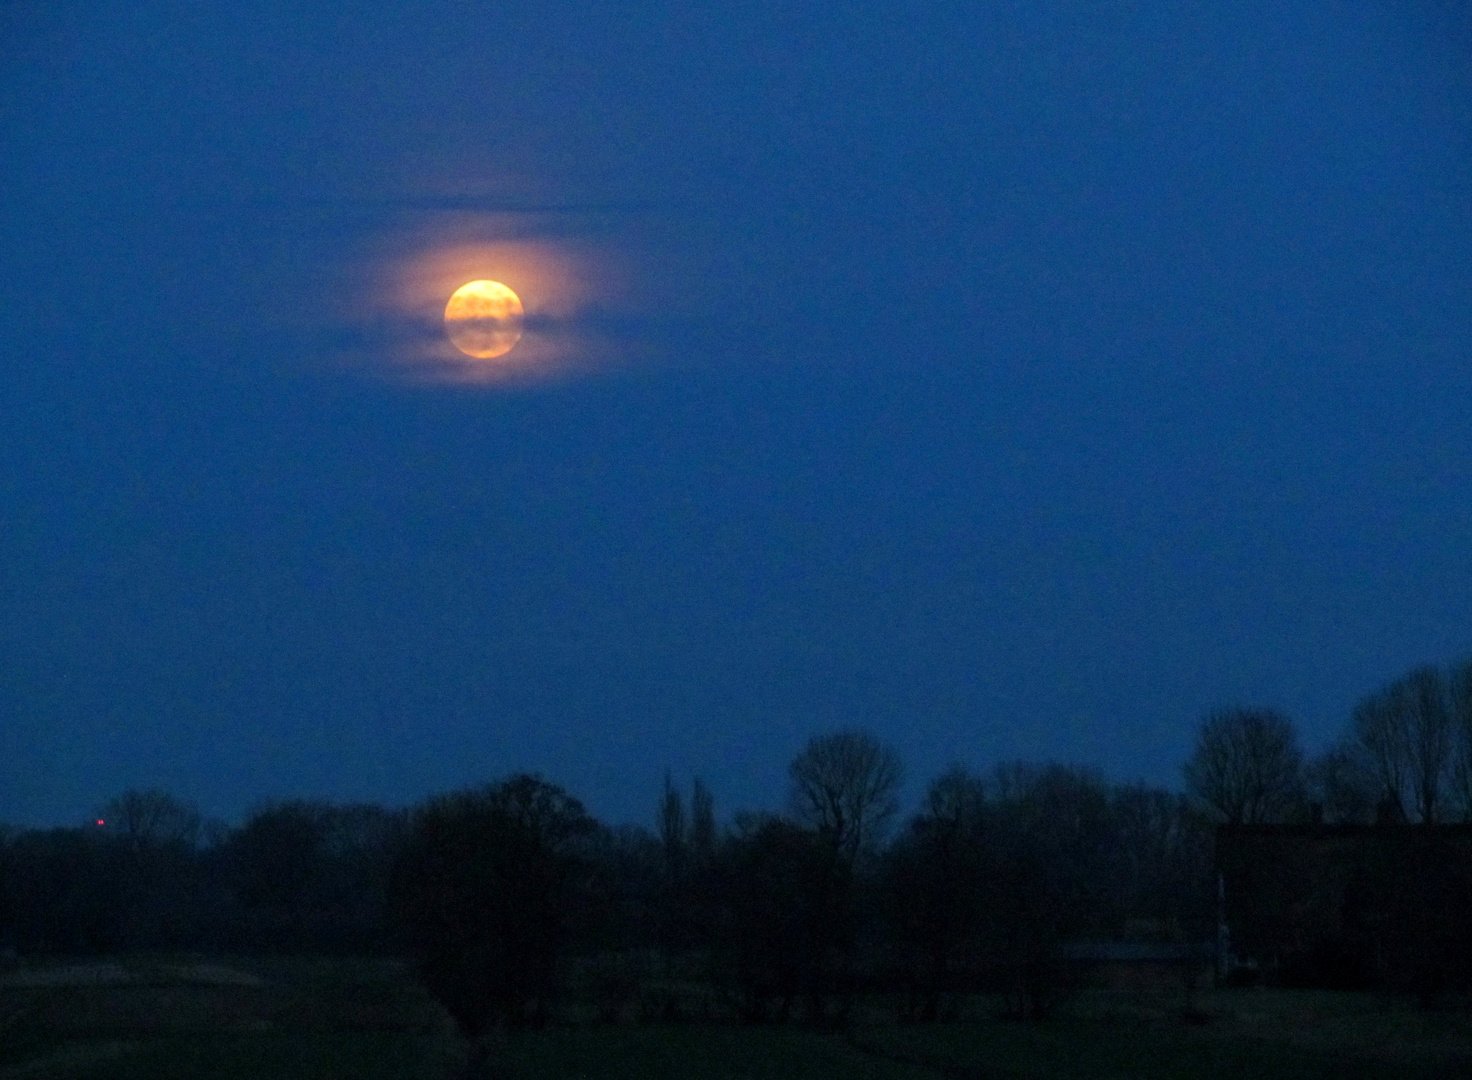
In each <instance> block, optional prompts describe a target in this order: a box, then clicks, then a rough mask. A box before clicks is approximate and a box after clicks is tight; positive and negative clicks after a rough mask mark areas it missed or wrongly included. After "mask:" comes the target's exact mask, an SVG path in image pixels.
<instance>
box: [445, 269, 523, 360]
mask: <svg viewBox="0 0 1472 1080" xmlns="http://www.w3.org/2000/svg"><path fill="white" fill-rule="evenodd" d="M524 313H525V312H524V311H523V309H522V306H521V297H519V296H517V295H516V294H515V293H514V292H512V291H511V290H510V289H508V288H507V287H506V286H505V285H502V284H501V283H500V282H499V281H470V282H467V283H466V284H464V285H461V286H460V287H459V288H458V289H456V290H455V294H454V295H453V296H451V297H450V302H449V303H448V304H446V305H445V333H446V334H448V335H449V337H450V341H451V343H452V344H453V345H454V346H455V348H457V349H459V350H460V351H461V352H463V353H464V354H465V355H466V356H473V357H475V358H476V359H477V360H491V359H494V358H495V357H497V356H505V355H506V354H507V353H509V352H510V351H511V350H512V348H513V347H515V345H516V343H517V342H518V341H520V340H521V317H522V315H523V314H524Z"/></svg>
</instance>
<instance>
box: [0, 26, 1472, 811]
mask: <svg viewBox="0 0 1472 1080" xmlns="http://www.w3.org/2000/svg"><path fill="white" fill-rule="evenodd" d="M1469 60H1472V18H1469V16H1467V15H1466V14H1465V13H1464V12H1463V11H1462V10H1461V9H1460V6H1459V5H1453V4H1450V3H1447V4H1442V5H1438V4H1434V3H1429V2H1426V0H1330V2H1320V3H1309V2H1306V0H1273V2H1271V3H1268V2H1265V0H1264V2H1257V0H1248V2H1235V0H1234V2H1227V0H1217V2H1205V0H1185V2H1181V0H1170V2H1166V0H1133V2H1127V0H1052V2H1047V0H1006V2H1000V0H999V2H990V0H972V2H968V3H918V2H911V3H894V2H890V3H885V2H877V0H858V2H854V3H844V4H839V3H834V2H831V0H785V2H782V0H745V2H730V3H722V4H688V3H639V2H628V0H623V2H619V3H613V2H608V3H601V2H580V3H574V2H566V0H540V2H538V3H535V4H522V5H486V4H471V3H465V2H433V0H426V2H418V3H404V2H400V0H382V2H377V3H375V4H372V5H368V6H365V7H362V8H356V9H355V8H353V7H351V6H344V5H337V4H324V3H306V2H304V0H240V2H235V3H229V4H225V3H217V4H216V3H205V4H199V3H192V2H191V3H184V2H182V0H180V2H159V0H136V2H128V3H121V2H113V0H102V2H101V3H100V4H98V3H93V4H82V3H80V2H75V0H66V2H49V0H47V2H43V0H18V2H12V3H7V4H6V5H5V6H4V9H3V11H0V312H3V316H4V317H3V320H0V820H8V821H11V822H13V823H16V824H30V823H48V822H72V821H77V820H80V819H81V818H82V817H83V816H84V815H85V814H87V813H88V812H89V811H90V810H91V809H92V808H93V807H95V806H96V805H97V804H98V803H99V802H100V801H101V800H103V799H105V798H106V797H108V796H110V795H113V794H116V793H117V792H119V791H121V790H123V789H125V788H128V787H154V786H158V787H163V788H166V789H168V790H170V791H172V792H174V793H175V794H177V795H179V796H181V797H185V798H189V799H193V800H195V801H197V802H198V803H199V804H200V806H201V807H202V808H203V809H204V810H205V811H206V812H207V813H210V814H213V815H218V816H222V817H226V818H235V817H238V816H239V815H240V814H241V813H242V812H243V811H244V810H245V809H246V808H247V807H249V806H251V805H252V804H254V803H257V802H259V801H260V800H263V799H266V798H286V797H297V796H301V797H313V798H326V799H332V800H372V801H379V802H384V803H389V804H394V805H402V804H406V803H409V802H412V801H415V800H417V799H419V798H422V797H423V796H425V795H427V794H429V793H431V792H435V791H440V790H444V789H447V788H450V787H454V786H458V785H463V784H468V783H473V782H480V781H483V780H487V779H491V778H494V777H497V776H501V775H504V774H505V773H507V772H509V771H512V770H515V769H529V770H536V771H540V772H542V773H544V774H545V775H546V776H547V777H548V778H549V779H552V780H554V781H555V782H558V783H560V784H563V785H564V786H566V787H567V788H568V789H569V790H571V791H572V792H573V793H574V794H576V795H578V796H580V797H582V798H583V799H584V800H585V801H586V802H587V803H588V805H589V807H590V809H592V810H593V811H594V812H595V813H597V814H599V815H600V816H603V817H605V818H608V819H611V820H615V821H627V820H648V819H649V818H650V817H651V815H652V810H653V803H654V799H655V797H656V793H657V789H658V785H659V783H660V781H661V777H662V775H663V770H664V768H665V767H666V766H669V767H671V768H673V770H674V774H675V776H676V777H677V778H680V779H682V780H688V778H689V777H691V776H693V775H700V776H703V777H704V778H705V779H706V780H707V781H708V782H709V783H710V785H711V787H712V788H713V790H714V791H715V794H716V797H717V800H718V808H719V809H720V810H721V811H722V812H723V813H725V812H730V811H731V810H733V809H735V808H737V807H748V808H752V807H762V806H776V805H779V804H780V801H781V798H782V795H783V791H784V785H785V767H786V763H787V762H788V760H789V759H790V758H791V757H792V755H793V754H794V753H795V752H796V751H797V750H798V749H800V747H801V746H802V744H803V743H804V742H805V741H806V740H807V739H808V738H809V737H810V736H812V735H814V734H816V733H819V732H822V731H826V730H831V729H834V728H838V727H846V726H861V727H866V728H868V729H870V730H871V731H873V732H874V733H875V734H876V735H878V736H879V737H880V738H881V739H882V740H884V741H886V742H888V743H890V744H891V745H893V746H894V747H895V748H896V749H897V750H898V751H899V752H900V754H901V756H902V757H903V759H904V760H905V762H906V764H907V767H908V772H909V776H910V781H909V787H908V791H909V794H910V796H911V797H912V798H913V797H914V796H915V795H916V794H917V793H918V792H919V791H920V790H921V788H922V787H923V785H924V783H925V782H926V781H928V779H929V778H930V777H932V776H933V775H934V774H936V773H937V772H939V771H940V770H941V769H942V768H944V767H945V766H946V765H948V764H949V763H951V762H953V761H960V762H964V763H966V764H968V765H970V766H972V767H974V768H977V769H986V768H988V767H990V766H991V765H992V764H994V763H996V762H999V761H1003V760H1010V759H1017V758H1024V759H1031V760H1045V759H1053V760H1061V761H1068V762H1077V763H1088V764H1093V765H1097V766H1099V767H1100V768H1102V769H1103V770H1104V771H1105V772H1106V773H1107V774H1108V775H1110V776H1111V777H1114V778H1117V779H1121V780H1134V779H1143V780H1147V781H1150V782H1152V783H1159V784H1164V785H1167V786H1176V785H1177V784H1178V778H1179V770H1180V765H1181V762H1182V761H1183V760H1184V757H1185V755H1186V754H1187V752H1188V750H1189V747H1190V745H1191V742H1192V739H1193V737H1194V733H1195V728H1196V725H1197V723H1198V722H1199V720H1200V718H1201V716H1202V714H1203V713H1204V712H1205V711H1206V710H1208V709H1211V708H1214V707H1219V706H1224V705H1233V704H1264V705H1272V706H1276V707H1279V708H1281V709H1283V710H1284V711H1286V712H1287V713H1288V714H1289V715H1290V716H1292V717H1293V718H1294V720H1295V721H1296V722H1297V723H1298V725H1299V729H1300V732H1301V733H1302V736H1303V739H1304V742H1305V744H1306V746H1307V748H1308V749H1309V750H1319V749H1322V748H1323V747H1325V746H1326V745H1327V744H1328V743H1329V742H1330V741H1331V740H1332V739H1334V738H1335V737H1336V736H1337V735H1338V733H1339V732H1340V730H1341V728H1342V726H1343V724H1344V723H1345V720H1346V718H1347V716H1348V713H1349V710H1350V708H1351V707H1352V706H1353V704H1354V702H1355V700H1356V699H1358V698H1359V697H1360V696H1361V695H1363V694H1364V693H1366V692H1367V691H1370V690H1372V689H1374V688H1376V687H1377V686H1379V685H1380V684H1382V683H1384V682H1385V681H1387V680H1389V679H1391V678H1393V677H1395V676H1397V675H1399V674H1401V673H1403V672H1404V671H1405V670H1406V669H1407V668H1409V667H1411V666H1413V665H1415V664H1419V663H1423V662H1428V661H1437V662H1441V661H1448V660H1452V659H1456V658H1459V657H1462V656H1465V655H1467V654H1468V653H1472V618H1469V612H1472V543H1469V541H1472V452H1469V449H1472V448H1469V440H1472V349H1469V342H1472V68H1469ZM473 277H495V278H498V279H500V280H505V281H507V282H508V283H509V284H511V285H512V286H513V287H514V288H517V289H518V291H520V292H521V293H522V296H523V299H524V300H525V301H526V303H527V308H528V312H529V320H528V328H529V332H528V334H527V336H526V338H525V339H524V340H523V342H522V344H521V345H519V346H518V349H517V351H515V352H513V353H512V354H511V355H510V356H508V357H507V359H506V361H504V362H500V363H499V364H497V362H486V363H487V364H490V365H491V367H489V368H488V367H486V366H485V365H484V364H483V365H480V366H475V365H471V364H469V363H457V362H455V361H453V360H452V359H451V358H450V354H449V353H448V352H447V350H448V346H447V345H446V344H445V343H444V341H443V339H442V336H441V333H440V327H439V324H438V322H437V312H438V311H439V310H440V309H442V307H443V304H444V302H445V299H446V298H447V297H448V294H449V292H450V291H451V290H452V289H453V288H454V287H455V286H457V285H458V284H460V283H461V282H462V281H465V280H469V279H471V278H473Z"/></svg>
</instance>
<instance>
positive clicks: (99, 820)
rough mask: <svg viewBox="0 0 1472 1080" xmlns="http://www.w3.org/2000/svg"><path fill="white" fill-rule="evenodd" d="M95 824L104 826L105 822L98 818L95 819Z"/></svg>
mask: <svg viewBox="0 0 1472 1080" xmlns="http://www.w3.org/2000/svg"><path fill="white" fill-rule="evenodd" d="M97 824H99V825H106V824H107V822H105V821H103V820H102V819H101V818H98V819H97Z"/></svg>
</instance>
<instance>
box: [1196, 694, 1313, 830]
mask: <svg viewBox="0 0 1472 1080" xmlns="http://www.w3.org/2000/svg"><path fill="white" fill-rule="evenodd" d="M1302 771H1303V755H1302V753H1301V752H1300V751H1299V749H1298V736H1297V734H1296V733H1295V732H1294V730H1293V725H1292V723H1291V722H1290V721H1289V720H1288V718H1287V717H1285V716H1284V715H1283V714H1282V713H1279V712H1276V711H1274V710H1272V709H1226V710H1223V711H1221V712H1216V713H1212V714H1211V715H1210V716H1208V717H1207V718H1206V720H1205V722H1204V723H1203V724H1202V725H1201V732H1200V734H1199V736H1198V737H1197V740H1196V749H1195V751H1194V752H1193V753H1192V755H1191V758H1190V760H1189V761H1187V762H1186V768H1185V774H1186V788H1187V790H1188V791H1189V792H1190V793H1191V794H1192V795H1194V796H1195V797H1196V798H1198V799H1199V800H1201V802H1202V803H1204V804H1205V805H1206V806H1208V807H1210V808H1211V809H1212V810H1213V811H1214V812H1215V813H1216V814H1218V815H1220V817H1221V818H1222V819H1223V820H1224V821H1225V822H1226V823H1227V824H1229V825H1243V824H1247V825H1253V824H1262V823H1266V822H1273V821H1282V820H1284V819H1286V818H1287V817H1288V816H1289V815H1290V814H1291V813H1292V812H1293V810H1294V809H1295V808H1296V807H1297V806H1298V805H1299V804H1300V803H1301V801H1302V795H1303V778H1302Z"/></svg>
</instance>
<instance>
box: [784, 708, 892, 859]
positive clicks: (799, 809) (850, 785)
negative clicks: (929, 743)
mask: <svg viewBox="0 0 1472 1080" xmlns="http://www.w3.org/2000/svg"><path fill="white" fill-rule="evenodd" d="M789 772H790V775H791V777H792V797H791V802H792V811H793V814H794V815H795V816H796V817H797V819H798V820H799V821H801V822H802V823H804V824H805V825H808V826H809V827H811V828H812V829H813V830H814V831H815V832H816V833H817V834H818V836H819V837H820V838H822V839H823V840H824V841H826V842H827V843H829V844H830V845H832V846H833V848H834V849H836V850H837V851H838V852H839V853H840V854H841V855H842V856H843V857H844V858H845V859H846V860H848V861H849V862H850V863H852V862H853V861H854V860H855V859H856V858H857V857H858V855H859V853H860V852H862V851H864V850H866V849H868V848H870V847H872V846H873V845H874V844H876V843H877V842H878V841H879V839H880V837H881V836H882V835H883V833H884V829H885V827H886V826H887V825H888V824H889V822H890V821H891V820H892V819H893V818H894V815H895V814H896V813H897V812H898V811H899V800H898V798H897V796H898V793H899V788H900V782H901V780H902V779H903V777H904V770H903V768H902V767H901V765H900V759H899V757H898V756H897V755H896V754H895V752H894V751H893V750H890V749H889V748H888V747H885V746H881V745H880V744H879V743H878V741H876V740H875V738H874V737H873V736H872V735H870V734H868V733H867V732H863V731H840V732H836V733H834V734H832V735H821V736H817V737H815V738H813V739H811V740H810V741H809V742H808V744H807V746H806V747H805V748H804V749H803V751H802V753H801V754H799V755H798V756H797V757H796V758H795V759H793V762H792V765H791V767H790V768H789Z"/></svg>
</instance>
